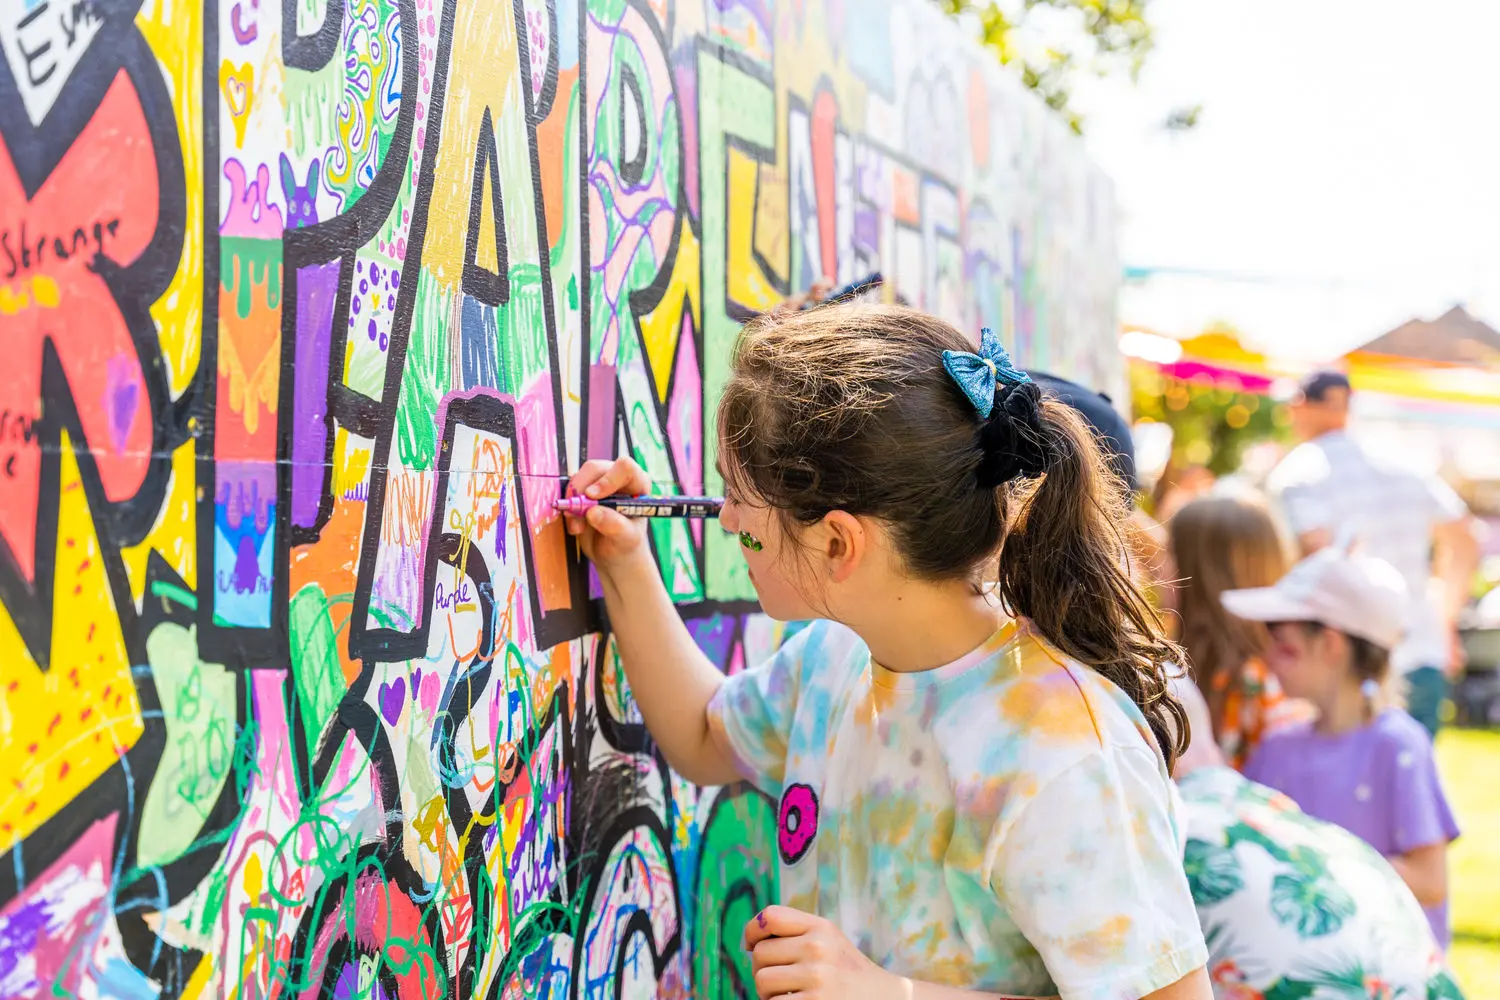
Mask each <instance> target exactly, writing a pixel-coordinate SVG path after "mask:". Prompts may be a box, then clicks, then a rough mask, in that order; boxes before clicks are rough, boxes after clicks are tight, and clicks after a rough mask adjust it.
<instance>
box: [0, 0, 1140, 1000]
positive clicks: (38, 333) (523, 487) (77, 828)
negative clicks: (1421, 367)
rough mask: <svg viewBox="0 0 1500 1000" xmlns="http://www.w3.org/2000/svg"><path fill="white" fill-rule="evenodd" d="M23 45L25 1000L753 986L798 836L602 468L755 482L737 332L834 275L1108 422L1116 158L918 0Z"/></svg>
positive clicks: (352, 16)
mask: <svg viewBox="0 0 1500 1000" xmlns="http://www.w3.org/2000/svg"><path fill="white" fill-rule="evenodd" d="M0 54H3V58H0V350H3V363H0V850H3V852H4V854H3V856H0V996H4V997H39V996H49V997H50V996H80V997H91V996H99V997H124V998H132V1000H134V998H148V997H153V996H164V997H226V998H228V997H238V998H243V1000H249V998H269V997H312V996H320V995H324V996H336V997H355V996H371V997H374V996H381V997H385V998H387V1000H396V998H403V1000H407V998H416V997H431V996H455V997H482V998H511V997H522V996H525V997H554V998H561V997H575V996H576V997H588V998H595V997H617V996H620V997H624V996H628V997H645V996H651V995H657V994H660V995H665V996H673V995H679V996H686V995H695V996H705V997H730V996H736V995H741V996H743V995H749V993H750V992H751V991H749V989H748V986H747V983H748V978H747V969H746V964H745V957H744V955H743V953H742V952H741V951H740V949H739V944H738V943H739V940H740V929H741V927H742V926H743V924H744V921H745V920H746V919H747V918H748V917H749V916H751V915H752V914H753V913H754V912H755V910H756V908H758V907H759V906H761V905H763V904H765V903H766V902H767V901H769V900H771V899H772V898H773V896H774V883H775V873H774V866H773V863H772V859H773V858H774V852H773V849H772V841H771V839H770V828H771V820H772V816H771V813H772V810H771V807H770V806H769V804H768V803H767V802H766V801H765V800H764V799H762V798H761V797H759V796H757V795H755V794H753V793H750V792H747V791H745V790H743V789H698V788H695V787H692V786H690V785H688V784H687V783H686V782H684V781H683V780H681V779H680V778H678V777H677V776H675V775H673V774H672V773H670V772H669V771H668V770H667V769H666V768H665V766H664V765H663V763H662V761H661V759H660V757H659V755H658V754H657V753H656V752H655V750H654V748H653V747H652V745H651V743H650V742H649V740H648V739H647V737H646V734H645V732H644V730H643V728H642V726H641V725H640V721H639V717H638V716H637V715H636V713H635V712H634V710H633V708H632V705H631V702H630V698H629V694H628V691H627V690H626V689H625V687H624V684H623V678H622V674H621V671H620V668H619V664H618V662H617V661H616V659H615V657H614V655H613V651H612V648H611V645H610V642H609V640H608V638H607V636H605V635H603V634H601V631H600V629H601V625H600V621H599V608H598V601H597V589H596V585H595V582H594V581H591V578H590V576H589V572H588V570H587V568H586V567H585V566H584V565H583V564H582V563H581V562H580V561H579V559H578V555H577V552H576V551H575V550H574V548H573V547H572V545H571V544H570V543H569V541H568V540H567V538H566V536H565V534H564V532H563V531H562V527H561V524H560V523H559V521H558V520H557V518H556V517H555V516H554V515H553V513H552V511H551V506H550V504H551V501H552V500H553V499H554V498H555V497H556V496H558V494H559V489H560V479H559V477H560V476H562V475H564V474H565V473H566V472H567V471H568V470H571V469H574V468H576V467H577V465H578V464H579V462H580V461H582V460H584V459H586V458H588V457H609V456H613V455H616V454H620V453H631V454H634V455H635V456H636V457H637V458H638V459H639V460H640V461H641V462H642V463H643V464H644V465H646V466H647V468H648V469H650V470H652V472H653V474H654V475H655V476H657V478H658V479H659V480H660V485H661V486H662V487H663V488H664V489H673V488H677V489H682V490H685V491H697V490H700V489H707V490H713V489H715V487H716V486H717V485H718V484H717V483H716V482H715V476H714V474H713V458H714V437H713V434H712V431H711V427H710V426H709V420H710V418H711V414H712V411H713V405H714V401H715V399H716V398H717V394H718V392H719V389H720V386H721V385H722V381H723V378H724V372H725V367H726V363H727V358H728V354H729V351H730V348H731V345H732V343H733V339H734V336H735V333H736V330H737V326H738V323H739V322H740V321H741V320H742V319H743V318H744V317H745V316H746V315H747V314H748V313H749V312H750V311H753V310H758V309H763V308H765V307H766V306H768V305H770V304H772V303H774V302H776V301H777V300H778V299H780V298H781V297H782V296H784V295H785V294H787V293H788V292H789V290H797V289H800V288H803V287H806V286H807V285H808V284H809V283H810V282H811V281H812V280H813V279H815V278H816V277H817V276H819V275H820V274H825V273H826V274H829V275H831V276H833V277H835V278H837V279H839V280H845V281H847V280H850V279H853V278H855V277H858V276H860V275H862V274H864V273H866V272H868V271H870V270H873V269H875V268H877V267H878V268H880V269H882V270H884V271H885V272H886V274H887V275H889V276H891V277H893V278H894V279H895V281H896V282H897V284H898V286H899V288H900V289H901V290H902V292H903V293H904V294H906V295H907V296H908V297H909V298H911V299H912V300H914V301H915V302H916V303H917V304H919V305H922V306H925V307H927V308H929V309H932V310H934V311H937V312H940V313H942V314H944V315H946V316H948V317H950V318H952V319H954V320H955V321H958V322H960V323H961V324H963V325H964V326H965V327H966V328H968V329H977V327H978V326H979V325H980V323H981V322H983V323H988V324H990V325H995V326H999V327H1001V328H1002V329H1003V330H1004V332H1005V339H1006V341H1007V343H1010V344H1012V345H1015V346H1016V347H1017V350H1018V354H1019V356H1020V358H1021V360H1022V361H1023V362H1027V363H1035V364H1039V365H1042V366H1046V367H1048V368H1050V369H1052V370H1055V371H1059V372H1062V373H1070V374H1074V375H1078V376H1082V377H1083V378H1085V379H1087V380H1090V381H1093V382H1095V383H1097V384H1103V383H1112V381H1113V380H1114V379H1116V378H1117V377H1118V370H1117V368H1116V367H1115V365H1116V361H1115V351H1114V315H1113V301H1114V289H1115V278H1116V274H1117V271H1118V269H1117V266H1116V262H1115V260H1114V257H1113V242H1112V232H1113V221H1112V217H1111V215H1112V210H1113V209H1112V202H1111V198H1110V192H1109V187H1108V184H1107V182H1106V181H1105V180H1104V179H1103V178H1102V177H1101V176H1100V175H1099V174H1097V173H1096V172H1095V171H1094V170H1093V169H1092V168H1091V166H1090V165H1089V164H1088V163H1087V162H1086V161H1085V160H1084V159H1083V158H1082V154H1081V151H1080V148H1079V146H1078V144H1077V143H1076V142H1074V141H1073V139H1072V137H1071V136H1069V135H1067V134H1066V132H1065V130H1064V129H1063V128H1062V127H1061V126H1059V125H1058V124H1057V123H1055V122H1054V121H1052V120H1051V119H1049V118H1047V117H1046V116H1045V115H1044V114H1043V112H1042V110H1041V109H1040V108H1039V106H1038V105H1037V104H1036V103H1034V102H1033V101H1032V100H1031V99H1030V98H1029V96H1027V95H1025V94H1023V93H1022V92H1021V91H1020V88H1019V87H1017V86H1015V85H1014V84H1013V83H1012V82H1011V81H1010V80H1009V78H1007V77H1004V76H1002V75H1001V73H1000V71H999V70H998V69H997V68H996V67H995V66H993V65H992V64H991V61H990V57H989V56H988V55H986V54H985V53H982V52H980V51H979V50H978V49H977V48H973V47H971V46H969V45H967V43H965V42H963V41H962V40H961V39H959V38H958V37H957V35H956V33H955V31H954V29H953V28H951V27H950V26H949V25H948V24H947V23H946V22H945V21H943V20H942V19H941V18H940V17H939V16H938V15H936V14H935V13H933V12H932V11H931V10H929V9H928V7H927V5H926V4H925V3H923V2H921V0H899V2H898V0H842V2H840V0H827V2H823V3H815V2H792V0H783V2H780V3H774V2H772V0H676V2H673V0H208V2H207V3H205V2H204V0H92V2H87V0H85V2H74V0H0ZM653 531H654V534H653V541H654V545H655V551H656V554H657V556H658V558H659V560H660V564H661V568H662V572H663V574H664V576H665V579H666V581H667V585H668V587H669V588H670V590H671V592H672V593H673V594H674V596H675V598H676V599H677V600H678V601H679V602H680V604H681V610H682V614H683V616H684V617H685V618H686V619H687V620H688V622H689V625H690V627H691V629H692V630H693V632H694V634H695V635H696V637H697V638H698V641H699V642H700V643H701V645H702V646H703V648H704V649H705V650H707V651H708V653H709V654H710V656H711V657H713V658H714V659H715V661H716V662H718V663H719V664H720V665H721V666H722V667H723V668H724V669H725V670H726V671H734V670H738V669H741V668H742V666H743V665H744V664H745V663H747V662H753V661H755V660H756V659H757V658H759V657H761V656H763V655H765V654H766V653H767V652H768V651H770V650H771V649H772V648H774V646H775V645H776V643H777V642H779V641H780V638H781V636H780V634H779V632H778V627H777V626H775V625H774V624H773V623H770V622H768V621H766V620H764V619H762V618H759V617H756V616H755V615H754V614H753V612H754V604H753V600H752V598H753V592H752V590H751V588H750V586H749V582H748V580H747V579H746V577H745V575H744V572H743V569H742V566H741V564H740V563H739V562H738V561H737V556H736V549H735V546H734V544H733V543H732V541H731V540H728V539H727V537H726V536H725V535H724V534H723V533H722V532H721V531H719V530H718V529H717V526H716V525H706V526H705V525H702V524H684V523H660V524H656V525H653Z"/></svg>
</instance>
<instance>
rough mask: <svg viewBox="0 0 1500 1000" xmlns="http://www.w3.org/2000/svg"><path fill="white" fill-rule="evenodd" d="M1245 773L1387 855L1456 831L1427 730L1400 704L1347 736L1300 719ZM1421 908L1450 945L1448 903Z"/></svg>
mask: <svg viewBox="0 0 1500 1000" xmlns="http://www.w3.org/2000/svg"><path fill="white" fill-rule="evenodd" d="M1245 777H1247V778H1249V779H1250V780H1251V781H1258V782H1260V783H1261V784H1262V785H1269V786H1271V787H1272V788H1274V789H1276V790H1277V791H1280V792H1285V793H1286V794H1287V795H1288V796H1290V797H1291V798H1292V799H1293V800H1294V801H1295V802H1296V803H1297V805H1299V806H1301V807H1302V811H1303V812H1305V813H1307V814H1308V815H1309V816H1316V817H1317V818H1318V819H1322V820H1327V821H1328V822H1330V823H1337V824H1338V825H1339V826H1341V827H1343V828H1344V829H1345V830H1348V831H1349V832H1350V833H1352V834H1354V835H1355V836H1357V837H1359V838H1361V839H1362V840H1364V841H1365V843H1367V844H1369V845H1370V846H1371V847H1373V848H1375V850H1377V851H1379V852H1380V853H1381V854H1383V855H1385V856H1387V857H1389V856H1391V855H1393V854H1405V853H1406V852H1408V851H1413V850H1416V849H1417V848H1419V847H1426V846H1428V845H1429V844H1446V843H1448V842H1449V841H1451V840H1453V839H1455V838H1456V837H1457V836H1458V823H1457V822H1456V821H1455V820H1454V818H1453V810H1452V809H1450V808H1449V807H1448V799H1447V797H1446V796H1445V795H1443V785H1442V782H1441V781H1440V780H1439V779H1438V771H1437V761H1436V759H1434V757H1433V754H1432V741H1431V739H1430V738H1429V737H1428V735H1427V730H1425V729H1423V728H1422V726H1421V724H1420V723H1418V722H1417V721H1416V720H1415V719H1413V718H1412V717H1411V716H1410V715H1407V714H1406V713H1405V712H1403V711H1401V710H1400V709H1399V708H1391V709H1386V710H1385V711H1384V712H1381V713H1380V715H1378V716H1377V717H1376V718H1375V719H1374V721H1372V722H1371V723H1370V724H1369V725H1367V726H1362V727H1360V728H1359V729H1355V730H1352V731H1350V732H1347V733H1339V734H1337V735H1331V736H1325V735H1323V734H1321V733H1318V732H1316V731H1315V730H1314V729H1313V727H1312V725H1311V724H1303V725H1300V726H1294V727H1292V728H1290V729H1285V730H1282V731H1281V732H1278V733H1275V734H1273V735H1270V736H1267V737H1266V738H1265V739H1264V740H1262V741H1261V744H1260V746H1259V747H1258V748H1257V749H1256V751H1255V754H1254V756H1252V757H1251V758H1250V761H1249V763H1247V764H1246V765H1245ZM1425 909H1426V911H1427V920H1428V922H1429V923H1431V924H1432V932H1433V934H1435V935H1436V936H1437V939H1438V941H1439V943H1441V944H1442V946H1443V947H1444V948H1447V947H1448V938H1449V934H1448V904H1447V902H1446V901H1445V902H1443V903H1440V904H1439V905H1437V906H1429V907H1426V908H1425Z"/></svg>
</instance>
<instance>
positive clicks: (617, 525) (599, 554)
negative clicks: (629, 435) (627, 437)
mask: <svg viewBox="0 0 1500 1000" xmlns="http://www.w3.org/2000/svg"><path fill="white" fill-rule="evenodd" d="M650 491H651V481H650V480H649V479H647V478H646V470H644V469H642V468H641V467H640V466H639V465H637V464H636V462H635V459H632V458H617V459H615V460H614V461H613V462H607V461H604V460H603V459H597V458H596V459H593V460H591V461H588V462H585V463H583V465H582V467H580V468H579V470H578V471H577V472H576V473H574V474H573V478H572V479H571V480H569V481H568V496H584V497H588V498H589V499H590V500H602V499H604V498H605V497H611V496H616V495H624V496H641V495H643V494H645V493H649V492H650ZM563 523H564V524H566V525H567V528H568V534H570V535H574V536H576V537H577V538H578V545H579V547H580V548H582V549H583V554H584V555H585V556H587V557H588V558H589V560H590V561H591V562H593V564H594V565H595V566H596V567H598V569H599V571H600V572H608V571H609V570H610V568H611V567H613V566H617V565H621V564H623V563H625V562H628V561H629V560H631V559H634V558H639V557H640V556H641V555H642V554H643V553H646V552H648V551H649V550H648V548H647V545H646V522H645V520H644V519H641V518H631V517H626V516H625V515H623V514H617V513H615V512H614V511H612V510H610V509H609V508H607V507H593V508H590V509H589V511H588V513H586V514H584V515H583V516H581V517H580V516H579V515H577V514H563Z"/></svg>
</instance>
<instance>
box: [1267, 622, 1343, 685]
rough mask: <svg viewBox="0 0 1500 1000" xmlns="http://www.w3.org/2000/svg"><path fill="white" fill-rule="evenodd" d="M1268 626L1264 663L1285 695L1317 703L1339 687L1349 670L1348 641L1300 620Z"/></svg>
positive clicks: (1336, 634)
mask: <svg viewBox="0 0 1500 1000" xmlns="http://www.w3.org/2000/svg"><path fill="white" fill-rule="evenodd" d="M1267 630H1268V631H1269V632H1270V633H1271V645H1270V648H1269V649H1268V650H1267V651H1266V666H1267V667H1268V668H1270V671H1271V673H1273V674H1275V675H1276V680H1277V681H1278V682H1279V683H1280V684H1281V688H1282V690H1283V691H1284V692H1285V693H1286V695H1287V697H1288V698H1302V699H1306V700H1308V701H1312V702H1314V703H1316V702H1319V701H1322V700H1324V699H1326V698H1327V697H1329V696H1330V695H1331V694H1332V693H1333V692H1334V691H1336V690H1337V689H1338V686H1339V684H1340V683H1342V681H1343V680H1344V676H1345V675H1346V674H1347V673H1348V672H1349V662H1348V661H1349V644H1348V642H1346V641H1345V640H1344V637H1343V635H1341V634H1340V633H1339V632H1337V631H1336V630H1334V629H1331V628H1327V627H1326V626H1322V625H1311V626H1309V625H1306V624H1304V623H1302V622H1273V623H1271V624H1270V625H1268V626H1267Z"/></svg>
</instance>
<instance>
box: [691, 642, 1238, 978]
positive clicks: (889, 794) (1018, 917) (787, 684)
mask: <svg viewBox="0 0 1500 1000" xmlns="http://www.w3.org/2000/svg"><path fill="white" fill-rule="evenodd" d="M709 716H710V721H711V724H712V725H713V726H714V728H715V731H716V735H717V736H718V737H719V739H720V740H721V741H722V742H724V743H725V745H726V746H727V747H729V748H730V749H731V750H732V751H733V752H734V754H735V757H736V758H737V760H738V763H739V766H740V768H741V770H742V771H743V773H744V774H745V776H746V777H747V778H748V779H749V780H750V781H751V782H753V783H754V784H756V785H757V786H758V787H760V788H761V789H762V790H763V791H765V792H766V793H767V794H768V795H770V796H772V797H773V798H775V799H778V800H779V802H780V808H779V810H778V814H779V823H780V826H779V829H778V831H777V846H778V849H779V853H780V855H781V858H780V862H781V868H780V875H781V901H782V902H783V903H784V904H786V905H787V906H792V907H796V908H797V909H800V910H803V911H806V912H810V913H816V914H819V915H821V916H823V917H825V918H827V919H829V920H831V921H833V922H834V923H835V924H837V925H838V926H839V927H840V928H841V929H842V930H843V931H844V933H845V934H846V935H848V937H849V939H850V940H851V941H853V942H854V943H855V944H856V945H857V946H858V947H859V949H860V950H861V951H862V952H864V953H865V954H866V955H867V956H869V957H870V958H871V959H873V960H874V961H875V962H877V963H878V964H879V965H880V966H881V967H883V968H885V969H887V970H888V971H891V972H895V973H898V974H900V975H903V976H909V977H911V978H913V979H917V980H921V981H927V982H933V983H941V984H944V985H949V986H959V987H965V988H968V989H974V990H989V991H996V992H1002V993H1005V994H1008V995H1019V996H1035V997H1049V996H1058V995H1060V996H1062V997H1063V998H1065V1000H1074V998H1078V1000H1127V998H1128V1000H1138V998H1140V997H1143V996H1145V995H1146V994H1148V993H1151V992H1153V991H1155V990H1158V989H1160V988H1162V987H1164V986H1168V985H1170V984H1172V983H1174V982H1176V981H1177V980H1179V979H1181V978H1182V977H1183V976H1185V975H1187V974H1188V973H1190V972H1192V971H1193V970H1195V969H1197V968H1199V967H1200V966H1202V965H1203V964H1204V963H1205V961H1206V959H1207V955H1208V953H1207V950H1206V948H1205V946H1204V943H1203V934H1202V931H1201V930H1200V929H1199V926H1198V918H1197V916H1196V914H1195V913H1194V910H1193V900H1192V896H1191V894H1190V893H1189V891H1188V885H1187V878H1186V876H1185V874H1184V872H1183V867H1182V860H1181V858H1182V841H1181V835H1182V834H1181V830H1180V829H1179V827H1178V819H1177V816H1176V813H1175V811H1174V810H1175V801H1176V800H1175V798H1174V796H1173V793H1172V791H1171V783H1170V780H1169V779H1168V776H1167V772H1166V767H1165V765H1164V763H1163V761H1162V759H1161V756H1160V754H1159V753H1158V751H1157V750H1156V747H1155V744H1154V742H1153V741H1152V738H1151V734H1150V729H1149V727H1148V726H1147V724H1146V721H1145V719H1144V718H1143V717H1142V715H1141V713H1140V711H1139V710H1138V709H1137V708H1136V707H1135V705H1133V704H1132V703H1131V701H1130V700H1129V698H1127V697H1126V696H1125V694H1124V693H1123V692H1121V691H1120V690H1119V689H1118V688H1116V687H1115V686H1114V685H1113V684H1111V683H1109V682H1108V681H1107V680H1105V679H1104V678H1103V677H1101V676H1100V675H1098V674H1097V673H1095V672H1093V671H1091V670H1089V669H1087V668H1084V667H1081V666H1079V665H1078V664H1076V663H1073V662H1071V661H1069V660H1068V659H1066V658H1065V657H1063V656H1062V655H1061V654H1059V653H1057V652H1055V651H1054V650H1052V649H1050V648H1049V647H1047V646H1046V645H1045V644H1044V643H1043V642H1042V641H1041V640H1040V639H1039V638H1038V637H1036V636H1035V635H1034V634H1032V633H1031V631H1030V630H1029V629H1027V628H1024V627H1022V626H1019V625H1018V624H1016V623H1010V624H1007V625H1006V626H1005V627H1004V628H1002V629H1001V630H1000V631H999V632H997V633H996V634H995V636H994V637H992V638H991V639H990V640H989V641H988V642H986V643H985V644H984V645H982V646H980V647H979V648H978V649H975V650H974V651H973V652H971V653H969V654H968V655H966V656H964V657H963V658H962V659H960V660H958V661H956V662H954V663H950V664H948V665H946V666H943V667H939V668H937V669H935V670H929V671H924V672H920V673H906V674H902V673H894V672H892V671H890V670H887V669H885V668H883V667H881V666H880V665H879V664H876V663H874V662H872V661H871V658H870V654H869V650H868V649H867V648H866V646H865V645H864V643H863V642H862V641H861V640H860V639H859V637H858V636H857V635H855V634H854V633H853V632H851V631H849V630H848V629H846V628H843V627H842V626H839V625H835V624H832V623H829V622H818V623H816V624H814V625H812V626H810V627H808V628H806V629H804V630H803V631H802V632H800V633H798V634H797V635H796V636H795V637H794V638H793V639H791V640H790V641H788V642H787V644H786V645H785V646H783V647H782V648H781V650H780V651H779V652H777V653H776V655H774V656H773V657H772V658H771V659H770V661H769V662H767V663H765V664H764V665H762V666H760V667H757V668H755V669H752V670H748V671H745V672H743V673H740V674H737V675H735V676H733V677H730V678H729V679H728V680H727V681H726V682H725V684H724V685H723V687H721V688H720V690H719V693H718V694H717V695H716V696H715V697H714V700H713V702H712V703H711V705H710V709H709Z"/></svg>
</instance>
